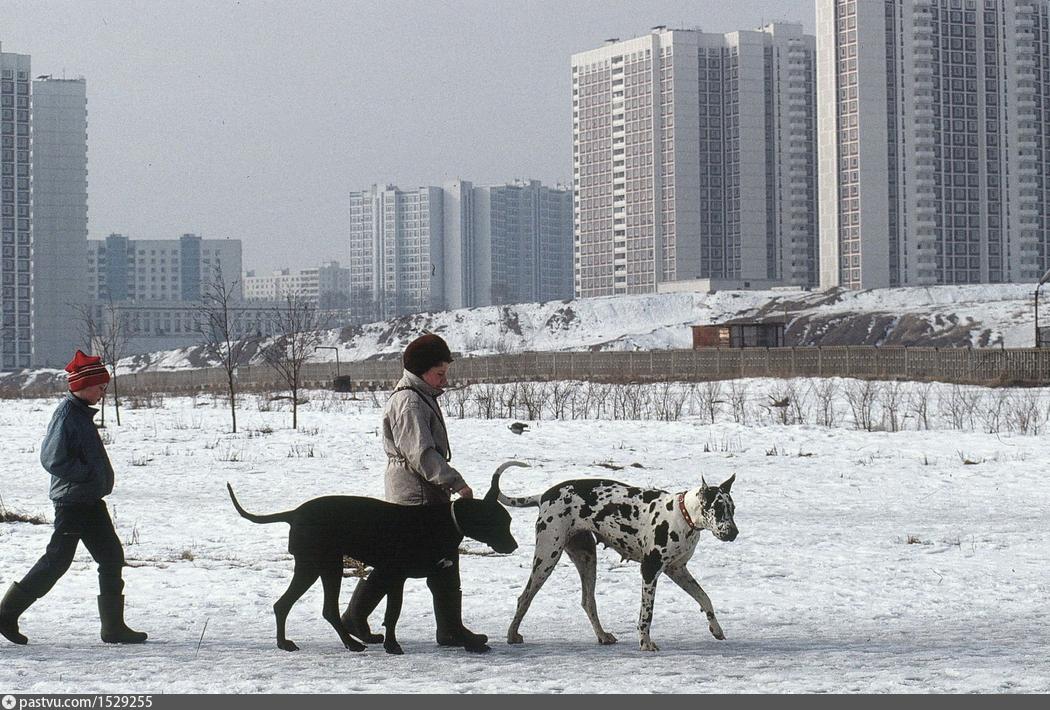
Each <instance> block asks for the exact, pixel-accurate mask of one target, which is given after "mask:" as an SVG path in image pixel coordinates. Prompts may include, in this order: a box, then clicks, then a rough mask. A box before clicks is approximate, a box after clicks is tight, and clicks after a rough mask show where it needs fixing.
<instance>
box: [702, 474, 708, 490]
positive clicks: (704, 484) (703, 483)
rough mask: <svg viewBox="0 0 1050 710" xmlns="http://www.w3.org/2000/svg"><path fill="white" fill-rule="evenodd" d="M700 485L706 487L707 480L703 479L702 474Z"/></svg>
mask: <svg viewBox="0 0 1050 710" xmlns="http://www.w3.org/2000/svg"><path fill="white" fill-rule="evenodd" d="M700 487H701V488H707V481H705V480H704V474H702V473H701V474H700Z"/></svg>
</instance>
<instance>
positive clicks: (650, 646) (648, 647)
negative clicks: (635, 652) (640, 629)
mask: <svg viewBox="0 0 1050 710" xmlns="http://www.w3.org/2000/svg"><path fill="white" fill-rule="evenodd" d="M638 648H640V649H642V650H643V651H659V650H660V647H659V646H657V645H656V644H655V643H653V642H652V641H651V640H650V639H641V640H640V641H639V642H638Z"/></svg>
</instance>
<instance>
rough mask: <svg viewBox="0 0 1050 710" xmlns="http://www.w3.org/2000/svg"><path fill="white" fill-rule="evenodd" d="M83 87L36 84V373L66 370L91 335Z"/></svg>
mask: <svg viewBox="0 0 1050 710" xmlns="http://www.w3.org/2000/svg"><path fill="white" fill-rule="evenodd" d="M87 172H88V169H87V90H86V83H85V81H84V79H56V78H53V77H51V76H43V77H38V78H37V79H36V80H35V81H34V82H33V354H34V357H33V366H34V367H53V368H62V367H65V365H66V363H68V362H69V361H70V360H71V359H72V355H73V353H75V352H76V350H77V348H78V347H82V346H83V342H84V338H85V335H86V333H85V329H84V323H83V312H82V309H81V310H80V311H78V308H80V307H81V304H83V303H84V302H85V299H86V298H87V278H86V269H85V263H84V251H85V249H86V247H87V237H88V204H87Z"/></svg>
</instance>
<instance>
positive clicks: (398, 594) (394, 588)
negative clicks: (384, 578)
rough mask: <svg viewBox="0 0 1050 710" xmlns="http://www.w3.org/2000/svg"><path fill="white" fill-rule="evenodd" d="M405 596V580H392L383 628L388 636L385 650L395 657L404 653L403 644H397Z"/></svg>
mask: <svg viewBox="0 0 1050 710" xmlns="http://www.w3.org/2000/svg"><path fill="white" fill-rule="evenodd" d="M404 596H405V580H404V578H402V579H399V580H392V581H391V582H390V584H389V586H388V587H387V590H386V613H385V614H384V616H383V626H385V627H386V634H385V637H384V638H383V649H384V650H385V651H386V652H387V653H389V654H391V655H394V656H400V655H402V654H403V653H404V651H403V650H402V649H401V644H399V643H398V642H397V632H396V630H395V627H396V626H397V620H398V619H399V618H400V617H401V603H402V602H403V601H404Z"/></svg>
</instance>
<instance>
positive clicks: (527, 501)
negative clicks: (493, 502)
mask: <svg viewBox="0 0 1050 710" xmlns="http://www.w3.org/2000/svg"><path fill="white" fill-rule="evenodd" d="M540 497H541V496H540V495H534V496H529V497H527V498H510V497H509V496H505V495H503V494H502V493H500V494H499V502H500V503H502V504H503V505H505V506H507V507H508V508H538V507H539V506H540Z"/></svg>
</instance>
